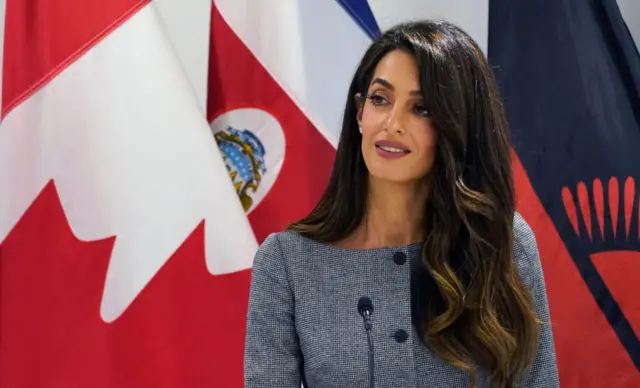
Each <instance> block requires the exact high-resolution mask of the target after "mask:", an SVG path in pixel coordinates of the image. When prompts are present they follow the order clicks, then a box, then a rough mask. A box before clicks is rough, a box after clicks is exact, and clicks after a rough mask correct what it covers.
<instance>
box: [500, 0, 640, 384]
mask: <svg viewBox="0 0 640 388" xmlns="http://www.w3.org/2000/svg"><path fill="white" fill-rule="evenodd" d="M489 22H490V23H489V24H490V30H489V58H490V62H491V63H492V65H493V66H495V68H496V73H497V76H498V80H499V83H500V86H501V89H502V91H503V93H504V99H505V106H506V110H507V114H508V118H509V122H510V125H511V128H512V131H513V136H514V146H515V151H516V154H517V155H515V156H514V159H515V162H516V163H515V169H516V175H517V195H518V201H519V203H518V210H519V211H520V212H521V213H522V214H523V216H524V217H525V218H526V220H527V221H528V222H529V223H530V225H531V226H532V228H533V229H534V231H535V233H536V237H537V241H538V244H539V248H540V254H541V260H542V264H543V267H544V270H545V277H546V281H547V287H548V293H549V299H550V300H549V302H550V309H551V317H552V320H553V322H552V324H553V327H554V334H555V340H556V350H557V356H558V363H559V370H560V379H561V385H562V386H563V387H569V388H573V387H576V388H578V387H580V388H586V387H594V388H595V387H603V386H607V387H617V388H621V387H629V388H631V387H638V386H640V342H639V340H638V338H639V337H640V304H639V302H638V301H639V299H638V298H637V295H639V294H640V288H639V287H640V283H638V281H637V277H638V275H640V252H639V251H640V212H639V209H640V206H639V204H640V189H639V187H640V185H639V183H640V181H638V179H640V156H639V155H640V154H639V153H638V149H639V147H640V56H639V55H638V51H637V49H636V47H635V45H634V43H633V40H632V38H631V36H630V34H629V31H628V29H627V26H626V25H625V24H624V21H623V19H622V17H621V15H620V10H619V9H618V6H617V4H616V1H615V0H602V1H593V2H585V1H581V0H541V1H535V2H533V1H509V0H491V1H490V20H489Z"/></svg>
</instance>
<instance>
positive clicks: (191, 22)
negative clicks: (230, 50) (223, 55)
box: [154, 0, 212, 115]
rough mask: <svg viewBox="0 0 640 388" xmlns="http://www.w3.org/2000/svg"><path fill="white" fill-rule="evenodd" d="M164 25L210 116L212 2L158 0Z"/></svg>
mask: <svg viewBox="0 0 640 388" xmlns="http://www.w3.org/2000/svg"><path fill="white" fill-rule="evenodd" d="M154 3H155V4H156V9H157V10H158V13H159V15H160V18H161V19H162V25H163V26H164V30H165V32H166V34H167V35H168V36H169V40H170V41H171V43H172V44H173V47H174V49H175V52H176V55H177V56H178V58H179V60H180V63H181V64H182V67H183V69H184V72H185V74H186V76H187V79H188V80H189V83H190V84H191V87H192V88H193V91H194V93H195V95H196V99H197V101H198V106H200V108H201V109H202V112H203V114H205V115H206V106H207V77H208V72H209V37H210V28H211V6H212V5H211V0H189V1H184V0H154Z"/></svg>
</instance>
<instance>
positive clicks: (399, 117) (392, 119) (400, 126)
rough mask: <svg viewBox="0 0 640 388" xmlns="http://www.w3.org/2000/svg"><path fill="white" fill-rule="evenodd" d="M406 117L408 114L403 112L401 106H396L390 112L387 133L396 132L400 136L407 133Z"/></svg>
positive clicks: (386, 127)
mask: <svg viewBox="0 0 640 388" xmlns="http://www.w3.org/2000/svg"><path fill="white" fill-rule="evenodd" d="M405 115H406V112H403V109H401V107H400V106H398V105H396V106H394V107H393V108H392V109H391V110H390V111H389V116H388V117H387V122H386V125H385V130H386V131H387V132H395V133H398V134H404V133H405V125H404V124H405V119H406V118H405Z"/></svg>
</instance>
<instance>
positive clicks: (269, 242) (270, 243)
mask: <svg viewBox="0 0 640 388" xmlns="http://www.w3.org/2000/svg"><path fill="white" fill-rule="evenodd" d="M316 244H317V243H316V242H314V241H313V240H311V239H309V238H307V237H304V236H302V235H300V234H298V233H296V232H291V231H282V232H276V233H271V234H269V235H268V236H267V238H265V239H264V241H263V242H262V244H260V246H259V247H258V250H257V252H256V255H255V258H254V263H253V267H254V270H255V269H256V267H257V268H258V270H259V269H260V268H261V267H263V266H269V267H273V266H276V265H279V266H286V265H287V262H288V261H289V259H290V258H292V257H299V256H300V255H301V254H304V253H305V252H310V251H312V250H313V249H314V247H315V245H316Z"/></svg>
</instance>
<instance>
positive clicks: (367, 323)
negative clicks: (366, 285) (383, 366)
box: [358, 296, 375, 388]
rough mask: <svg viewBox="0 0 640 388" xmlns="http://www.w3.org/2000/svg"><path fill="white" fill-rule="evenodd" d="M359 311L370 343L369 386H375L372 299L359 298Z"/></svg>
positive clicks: (371, 387) (372, 387)
mask: <svg viewBox="0 0 640 388" xmlns="http://www.w3.org/2000/svg"><path fill="white" fill-rule="evenodd" d="M358 313H359V314H360V315H361V316H362V318H363V319H364V329H365V330H366V331H367V343H368V344H369V388H374V387H375V365H374V361H373V342H372V341H371V327H372V326H373V325H372V323H371V314H373V303H372V302H371V299H369V298H368V297H366V296H363V297H361V298H360V300H358Z"/></svg>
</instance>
